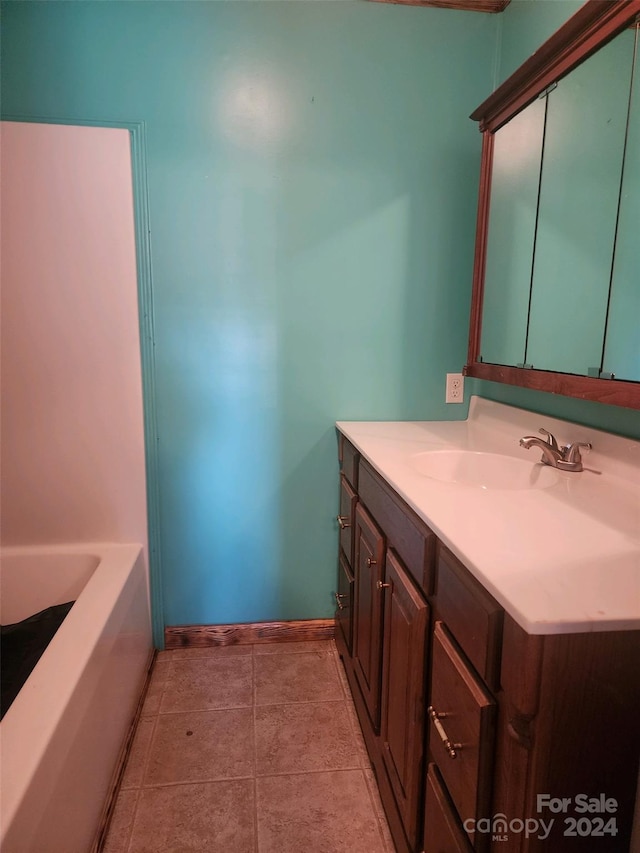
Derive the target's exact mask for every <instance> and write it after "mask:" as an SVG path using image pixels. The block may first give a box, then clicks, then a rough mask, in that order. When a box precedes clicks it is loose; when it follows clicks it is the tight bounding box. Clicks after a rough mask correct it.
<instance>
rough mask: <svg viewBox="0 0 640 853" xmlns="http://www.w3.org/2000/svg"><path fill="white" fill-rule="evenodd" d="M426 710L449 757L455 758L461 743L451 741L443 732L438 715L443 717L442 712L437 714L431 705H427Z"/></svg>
mask: <svg viewBox="0 0 640 853" xmlns="http://www.w3.org/2000/svg"><path fill="white" fill-rule="evenodd" d="M427 712H428V714H429V716H430V717H431V719H432V720H433V725H434V726H435V727H436V731H437V732H438V734H439V735H440V740H441V741H442V745H443V746H444V748H445V749H446V750H447V753H448V755H449V758H457V757H458V752H457V750H461V749H462V744H461V743H451V741H450V740H449V736H448V735H447V733H446V732H445V730H444V726H443V725H442V723H441V722H440V717H441V716H442V717H444V714H438V712H437V711H436V709H435V708H434V707H433V705H429V707H428V708H427Z"/></svg>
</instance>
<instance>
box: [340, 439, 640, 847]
mask: <svg viewBox="0 0 640 853" xmlns="http://www.w3.org/2000/svg"><path fill="white" fill-rule="evenodd" d="M340 444H341V452H340V459H341V468H342V474H341V493H342V495H343V498H342V499H341V510H340V513H341V517H343V522H344V523H347V522H348V524H349V526H348V527H344V528H342V529H341V533H340V549H339V550H340V556H339V582H338V596H339V597H338V605H339V606H338V609H337V610H336V643H337V646H338V650H339V652H340V655H341V657H342V660H343V663H344V667H345V671H346V675H347V680H348V683H349V686H350V689H351V693H352V695H353V699H354V704H355V707H356V710H357V713H358V717H359V720H360V724H361V726H362V731H363V735H364V739H365V743H366V745H367V750H368V752H369V756H370V759H371V764H372V767H373V770H374V772H375V775H376V778H377V781H378V787H379V789H380V795H381V798H382V802H383V805H384V808H385V812H386V814H387V818H388V822H389V827H390V830H391V833H392V836H393V839H394V842H395V844H396V848H397V850H398V851H399V853H421V852H422V851H424V853H470V851H480V853H482V851H491V853H496V851H500V853H571V851H574V850H575V851H576V853H587V851H588V853H627V851H629V845H630V835H631V828H632V821H633V812H634V801H635V792H636V782H637V778H638V762H639V759H640V726H639V725H638V720H639V719H640V674H639V673H640V667H639V665H638V662H639V661H640V631H610V632H593V633H575V634H555V635H531V634H527V633H526V632H525V631H524V630H523V629H522V628H521V627H520V626H519V625H518V624H517V623H516V622H515V621H514V619H513V618H512V617H511V616H510V615H509V614H508V613H506V612H505V611H504V609H503V608H502V607H501V606H500V604H499V603H498V602H497V601H496V600H495V599H494V598H493V597H492V596H491V595H490V594H489V593H488V592H487V590H486V589H485V588H484V587H483V586H482V584H480V583H479V581H478V580H477V579H476V578H475V577H474V576H473V575H472V574H471V573H470V572H469V571H468V570H467V569H466V568H465V566H464V565H463V564H462V563H461V562H460V561H459V560H458V559H457V557H456V556H455V555H454V554H453V553H452V552H451V551H450V550H449V549H448V548H446V547H445V546H444V545H443V544H442V543H441V542H438V541H437V539H436V536H435V535H434V533H433V532H432V531H431V530H430V529H429V527H428V526H427V525H426V524H425V523H424V522H423V521H422V520H421V519H420V518H419V517H418V516H417V515H416V514H415V513H414V512H413V510H412V509H411V508H410V507H409V506H408V505H407V504H406V503H405V502H404V501H403V500H402V499H401V498H400V497H399V496H398V495H397V494H396V493H395V492H394V490H393V489H392V488H391V486H390V485H389V484H388V483H387V482H386V481H385V480H384V479H383V478H382V477H381V476H380V475H379V474H378V473H377V472H376V471H375V470H374V469H373V467H372V466H371V465H370V464H369V463H368V462H367V461H366V460H364V459H361V458H360V457H359V454H358V453H357V451H356V450H355V448H353V447H352V446H351V445H350V444H349V442H348V441H347V440H346V439H345V438H344V436H342V435H341V436H340ZM346 531H350V533H349V536H346ZM340 605H341V606H340ZM540 797H542V799H539V798H540ZM602 797H604V799H605V800H607V801H609V803H610V805H609V808H610V809H611V808H613V807H612V806H611V801H615V808H614V810H613V811H609V812H603V811H602V810H600V811H598V810H597V809H598V808H599V807H598V805H597V803H598V802H601V798H602ZM562 798H565V799H566V800H567V806H566V810H564V811H553V810H552V809H551V808H550V805H549V803H550V801H551V800H554V801H555V802H554V806H556V807H557V803H558V802H559V801H560V800H562ZM580 798H582V799H580ZM598 798H600V799H598ZM585 802H586V803H587V804H588V805H589V804H590V809H589V810H583V811H580V808H581V804H583V803H585ZM540 819H542V820H544V821H545V825H546V826H548V825H549V820H550V819H553V828H552V830H551V831H549V832H548V833H546V834H545V832H544V830H543V829H542V828H541V827H540V826H538V829H536V830H535V831H534V830H533V829H531V827H533V824H532V823H529V824H528V826H529V828H530V829H529V831H525V828H524V827H525V823H524V822H525V821H539V820H540ZM610 819H613V820H612V822H610V823H607V821H609V820H610ZM505 826H506V829H505ZM607 827H608V829H607Z"/></svg>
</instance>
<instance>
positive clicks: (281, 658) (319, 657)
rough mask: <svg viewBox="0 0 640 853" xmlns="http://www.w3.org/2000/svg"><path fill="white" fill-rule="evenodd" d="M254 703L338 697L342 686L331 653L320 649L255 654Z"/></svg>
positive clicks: (262, 703)
mask: <svg viewBox="0 0 640 853" xmlns="http://www.w3.org/2000/svg"><path fill="white" fill-rule="evenodd" d="M254 664H255V684H256V705H276V704H286V703H290V702H318V701H326V702H331V701H338V700H340V699H342V698H343V693H342V687H341V685H340V680H339V678H338V673H337V671H336V667H335V662H334V660H333V658H332V657H331V655H327V654H324V653H323V652H315V653H306V654H305V653H300V654H278V655H256V656H255V657H254Z"/></svg>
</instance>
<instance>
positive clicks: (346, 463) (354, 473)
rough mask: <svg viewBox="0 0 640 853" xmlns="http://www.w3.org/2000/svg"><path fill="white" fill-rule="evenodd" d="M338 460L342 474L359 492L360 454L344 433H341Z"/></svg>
mask: <svg viewBox="0 0 640 853" xmlns="http://www.w3.org/2000/svg"><path fill="white" fill-rule="evenodd" d="M338 458H339V460H340V470H341V471H342V474H343V475H344V476H345V477H346V478H347V480H348V481H349V483H350V484H351V485H352V486H353V488H354V489H355V490H356V491H358V462H359V460H360V454H359V453H358V451H357V450H356V449H355V447H354V446H353V444H351V442H350V441H348V439H346V438H345V437H344V436H343V435H342V433H340V440H339V442H338Z"/></svg>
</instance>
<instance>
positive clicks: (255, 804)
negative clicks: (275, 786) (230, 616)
mask: <svg viewBox="0 0 640 853" xmlns="http://www.w3.org/2000/svg"><path fill="white" fill-rule="evenodd" d="M257 689H258V685H257V684H256V647H255V645H254V646H253V647H252V653H251V698H252V700H253V849H254V851H255V853H258V783H257V774H258V727H257V720H256V716H257V703H256V693H257Z"/></svg>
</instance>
